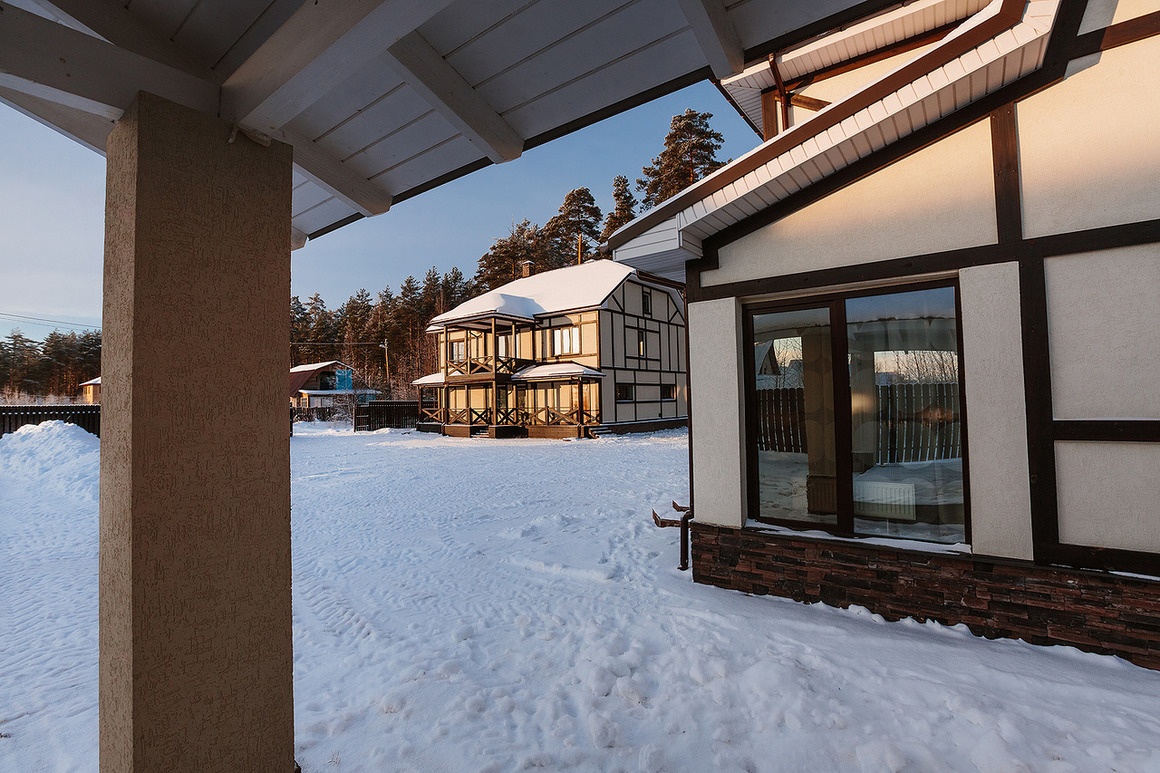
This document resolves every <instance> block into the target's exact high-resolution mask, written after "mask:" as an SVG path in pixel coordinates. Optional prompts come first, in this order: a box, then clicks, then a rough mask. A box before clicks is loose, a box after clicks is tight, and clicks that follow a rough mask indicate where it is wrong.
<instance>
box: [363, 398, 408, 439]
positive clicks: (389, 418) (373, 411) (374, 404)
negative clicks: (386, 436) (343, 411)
mask: <svg viewBox="0 0 1160 773" xmlns="http://www.w3.org/2000/svg"><path fill="white" fill-rule="evenodd" d="M418 423H419V401H418V400H372V401H370V402H369V403H367V404H366V405H359V406H357V407H355V409H354V431H355V432H374V431H375V430H376V429H384V428H386V427H392V428H397V429H407V428H411V427H414V426H415V425H416V424H418Z"/></svg>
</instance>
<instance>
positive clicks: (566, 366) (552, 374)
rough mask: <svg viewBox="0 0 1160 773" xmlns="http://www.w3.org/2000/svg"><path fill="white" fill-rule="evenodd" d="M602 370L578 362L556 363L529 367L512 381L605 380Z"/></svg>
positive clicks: (517, 373) (513, 377) (514, 376)
mask: <svg viewBox="0 0 1160 773" xmlns="http://www.w3.org/2000/svg"><path fill="white" fill-rule="evenodd" d="M604 376H605V374H604V371H602V370H597V369H596V368H589V367H586V366H584V365H581V364H579V363H576V362H554V363H550V364H547V365H529V366H528V367H526V368H524V369H522V370H519V371H517V372H516V373H515V374H513V375H512V381H560V380H566V379H581V380H585V379H597V378H604Z"/></svg>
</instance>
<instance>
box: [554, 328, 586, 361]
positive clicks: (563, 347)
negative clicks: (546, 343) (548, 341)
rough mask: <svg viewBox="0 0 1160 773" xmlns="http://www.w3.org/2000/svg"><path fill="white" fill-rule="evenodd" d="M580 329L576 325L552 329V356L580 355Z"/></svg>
mask: <svg viewBox="0 0 1160 773" xmlns="http://www.w3.org/2000/svg"><path fill="white" fill-rule="evenodd" d="M579 352H580V328H578V327H576V326H575V325H570V326H568V327H556V328H552V354H554V355H556V356H557V357H558V356H560V355H562V354H579Z"/></svg>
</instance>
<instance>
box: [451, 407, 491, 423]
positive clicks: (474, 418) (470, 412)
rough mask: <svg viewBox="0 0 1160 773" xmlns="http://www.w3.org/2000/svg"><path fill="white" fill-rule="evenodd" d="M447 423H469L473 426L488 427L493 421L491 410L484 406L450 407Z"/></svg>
mask: <svg viewBox="0 0 1160 773" xmlns="http://www.w3.org/2000/svg"><path fill="white" fill-rule="evenodd" d="M446 423H447V424H469V425H471V426H473V427H486V426H487V425H488V424H490V423H491V410H490V409H488V408H483V409H482V410H477V409H475V408H448V409H447V422H446Z"/></svg>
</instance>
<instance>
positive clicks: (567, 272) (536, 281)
mask: <svg viewBox="0 0 1160 773" xmlns="http://www.w3.org/2000/svg"><path fill="white" fill-rule="evenodd" d="M635 273H636V269H635V268H633V267H632V266H628V265H625V264H624V263H617V262H615V261H611V260H592V261H588V262H587V263H581V264H580V265H578V266H566V267H564V268H558V269H555V270H553V271H545V272H543V273H542V274H533V275H531V276H528V277H523V278H522V279H516V280H515V281H512V282H508V283H507V284H505V285H503V286H502V287H497V288H496V289H494V290H491V291H490V292H486V293H484V294H483V295H477V296H476V297H474V298H472V299H471V300H468V301H464V302H463V303H461V304H459V305H458V306H456V307H455V308H454V309H452V310H451V311H448V312H445V313H443V314H440V315H439V316H437V317H435V318H434V319H432V320H431V327H430V328H428V330H432V329H434V330H438V329H439V328H441V327H443V326H444V325H446V324H448V323H450V322H457V321H462V320H467V319H472V318H475V317H482V316H492V315H496V316H501V317H507V318H510V319H525V320H533V319H535V318H536V317H539V316H543V315H545V314H555V313H559V312H564V311H575V310H576V309H585V308H590V307H593V306H599V305H600V304H601V303H603V302H604V299H605V298H607V297H608V294H609V293H611V292H612V291H613V290H615V289H616V288H617V287H619V286H620V283H621V282H623V281H624V280H625V279H626V278H628V277H629V276H631V275H632V274H635Z"/></svg>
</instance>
